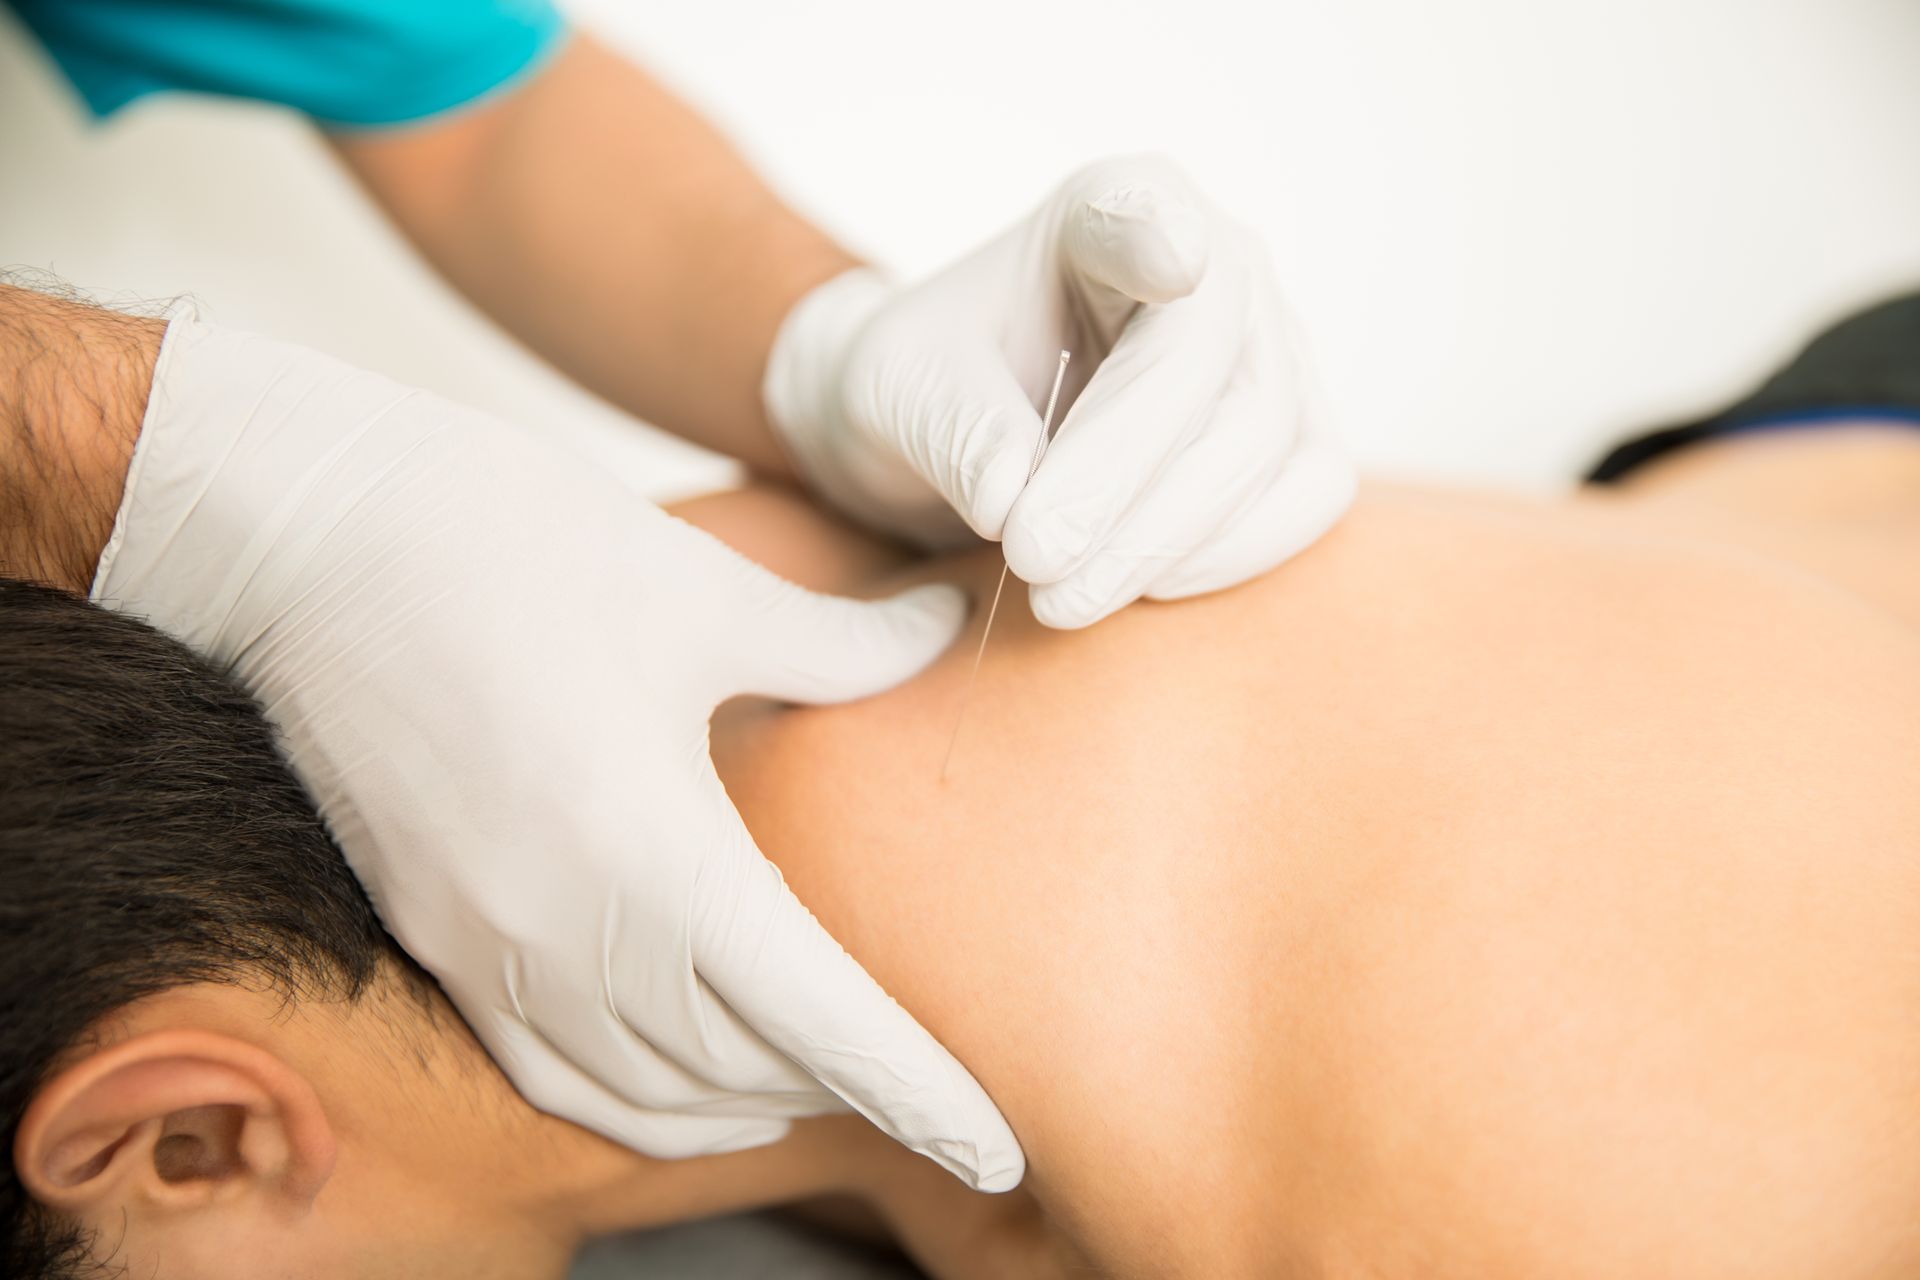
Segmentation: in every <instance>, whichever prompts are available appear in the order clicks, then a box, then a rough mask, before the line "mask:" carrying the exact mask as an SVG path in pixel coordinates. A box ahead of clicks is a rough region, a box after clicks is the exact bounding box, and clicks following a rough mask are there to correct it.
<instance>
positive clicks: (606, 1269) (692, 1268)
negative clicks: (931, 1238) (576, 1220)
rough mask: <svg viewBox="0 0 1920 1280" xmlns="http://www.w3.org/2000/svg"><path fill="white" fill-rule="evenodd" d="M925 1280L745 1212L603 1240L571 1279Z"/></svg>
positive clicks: (587, 1253) (577, 1266) (849, 1248)
mask: <svg viewBox="0 0 1920 1280" xmlns="http://www.w3.org/2000/svg"><path fill="white" fill-rule="evenodd" d="M919 1275H920V1272H918V1271H917V1270H915V1269H913V1268H911V1267H907V1266H904V1265H897V1264H893V1263H890V1262H886V1261H881V1260H876V1259H874V1258H873V1257H872V1256H870V1255H869V1254H867V1253H864V1252H863V1251H861V1250H859V1249H857V1248H855V1247H853V1246H850V1245H844V1244H840V1243H838V1242H836V1241H833V1240H831V1239H826V1238H823V1237H822V1236H819V1235H817V1234H815V1233H813V1232H811V1231H807V1230H805V1229H803V1228H801V1227H798V1226H795V1225H793V1224H792V1223H788V1222H784V1221H782V1220H780V1219H778V1218H774V1217H771V1216H769V1215H766V1214H744V1215H742V1216H739V1217H733V1218H715V1219H712V1220H710V1221H707V1222H692V1223H688V1224H686V1225H685V1226H678V1227H669V1228H667V1229H666V1230H664V1231H648V1232H643V1233H641V1234H638V1235H631V1236H622V1237H619V1238H617V1239H611V1240H602V1241H599V1242H597V1243H595V1244H593V1245H590V1246H589V1247H588V1248H587V1249H586V1250H585V1251H584V1252H583V1253H582V1254H581V1255H580V1257H579V1259H578V1261H576V1262H575V1263H574V1267H573V1272H572V1274H571V1277H570V1280H642V1278H643V1277H644V1280H917V1278H918V1277H919Z"/></svg>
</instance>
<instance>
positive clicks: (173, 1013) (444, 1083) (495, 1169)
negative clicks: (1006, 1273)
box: [103, 982, 877, 1277]
mask: <svg viewBox="0 0 1920 1280" xmlns="http://www.w3.org/2000/svg"><path fill="white" fill-rule="evenodd" d="M183 1027H184V1028H196V1029H201V1030H206V1031H212V1032H216V1033H218V1034H222V1035H229V1036H234V1037H236V1038H239V1039H242V1040H245V1041H248V1042H250V1043H253V1044H256V1045H257V1046H259V1047H261V1048H263V1049H266V1050H267V1051H268V1052H270V1053H272V1054H274V1055H275V1056H276V1057H278V1058H279V1059H280V1060H281V1061H282V1062H283V1063H284V1064H285V1065H287V1066H289V1067H291V1068H292V1069H293V1070H294V1071H296V1072H298V1073H299V1074H300V1075H302V1076H303V1077H304V1078H305V1079H306V1080H307V1081H308V1083H310V1084H311V1085H312V1086H313V1088H314V1090H315V1092H316V1094H317V1095H318V1097H319V1099H320V1102H321V1104H322V1106H323V1108H324V1109H325V1112H326V1116H327V1120H328V1123H329V1124H330V1126H331V1127H332V1129H333V1131H334V1136H335V1138H336V1139H337V1141H338V1144H339V1149H340V1158H339V1160H338V1162H337V1164H336V1167H335V1169H334V1172H333V1174H332V1176H331V1179H330V1183H329V1185H328V1187H327V1188H326V1189H325V1190H324V1191H323V1192H322V1194H321V1199H320V1201H319V1202H317V1208H319V1209H320V1210H322V1211H324V1212H325V1213H327V1214H328V1215H329V1216H330V1219H331V1224H330V1229H332V1230H334V1231H336V1232H344V1233H347V1234H350V1235H352V1236H355V1237H358V1238H361V1239H363V1240H365V1241H366V1242H367V1244H368V1245H369V1247H370V1248H372V1249H373V1250H374V1251H376V1252H385V1251H386V1250H385V1248H384V1244H383V1242H386V1243H391V1244H392V1245H393V1246H394V1247H395V1248H396V1249H397V1248H408V1249H413V1248H417V1247H419V1246H420V1245H421V1244H422V1243H424V1242H429V1241H436V1240H437V1241H442V1242H445V1248H446V1249H448V1250H450V1251H453V1252H452V1253H450V1254H449V1255H448V1256H449V1257H457V1253H458V1250H459V1249H461V1248H465V1247H468V1246H472V1247H474V1248H476V1249H477V1250H479V1251H481V1252H482V1253H483V1254H484V1259H485V1262H486V1269H485V1270H484V1272H481V1271H470V1272H468V1273H467V1274H483V1273H484V1274H489V1275H491V1274H494V1273H495V1272H499V1273H500V1274H510V1275H514V1276H519V1277H539V1276H546V1275H553V1276H558V1275H560V1274H562V1273H563V1272H564V1270H565V1268H566V1265H567V1263H568V1261H569V1259H570V1258H571V1257H572V1255H573V1253H574V1251H575V1250H576V1249H577V1248H578V1247H579V1245H580V1244H581V1243H582V1242H583V1241H584V1240H585V1239H587V1238H588V1237H590V1236H594V1235H601V1234H607V1233H612V1232H617V1231H624V1230H634V1229H641V1228H646V1227H652V1226H658V1225H664V1224H666V1223H670V1222H676V1221H685V1220H689V1219H693V1218H698V1217H704V1216H710V1215H713V1214H720V1213H727V1212H732V1211H735V1210H740V1209H746V1208H752V1207H758V1206H762V1205H767V1204H773V1203H779V1202H782V1201H786V1200H792V1199H797V1198H804V1197H807V1196H810V1195H818V1194H823V1193H826V1192H829V1191H837V1190H843V1189H848V1188H850V1187H851V1186H852V1185H853V1184H854V1183H856V1182H858V1181H859V1180H860V1175H861V1166H860V1165H859V1163H858V1161H857V1160H856V1159H855V1158H854V1154H853V1151H854V1149H855V1148H857V1147H858V1146H859V1143H860V1142H861V1141H863V1139H861V1138H859V1137H858V1135H853V1134H850V1132H849V1127H850V1126H852V1125H854V1124H857V1123H859V1122H857V1121H854V1120H852V1119H850V1118H847V1117H834V1118H831V1119H827V1120H821V1121H806V1122H801V1123H800V1124H798V1125H796V1126H795V1132H794V1134H793V1135H792V1136H791V1137H789V1138H788V1139H786V1140H785V1141H783V1142H781V1143H778V1144H775V1145H774V1146H772V1147H766V1148H760V1149H757V1150H754V1151H747V1152H740V1153H737V1154H733V1155H726V1156H713V1157H703V1158H698V1159H692V1160H674V1161H666V1160H655V1159H650V1158H648V1157H646V1156H642V1155H640V1154H638V1153H636V1152H633V1151H631V1150H628V1149H627V1148H625V1147H622V1146H620V1145H618V1144H616V1143H613V1142H610V1141H607V1140H606V1139H603V1138H601V1137H599V1136H597V1135H595V1134H592V1133H589V1132H588V1131H586V1130H584V1129H582V1128H579V1127H578V1126H576V1125H573V1124H569V1123H568V1122H566V1121H564V1120H560V1119H557V1118H555V1117H552V1116H548V1115H545V1114H543V1113H541V1112H539V1111H536V1110H535V1109H534V1108H533V1107H531V1106H530V1105H528V1103H527V1102H526V1101H525V1100H524V1099H523V1098H521V1097H520V1095H519V1094H518V1093H517V1092H515V1091H514V1089H513V1088H512V1086H511V1085H510V1084H509V1083H508V1081H507V1080H506V1078H505V1077H504V1076H503V1075H502V1074H501V1072H500V1070H499V1068H498V1067H496V1066H495V1065H494V1064H493V1062H492V1060H491V1059H490V1058H488V1056H487V1055H486V1053H485V1051H484V1050H483V1049H482V1048H481V1047H480V1045H479V1044H478V1043H477V1042H476V1041H475V1040H474V1038H473V1036H472V1034H471V1033H470V1032H469V1031H468V1029H467V1028H466V1026H465V1024H464V1023H463V1022H461V1020H460V1019H459V1017H458V1015H457V1014H456V1013H455V1012H454V1011H453V1009H452V1008H451V1006H450V1005H448V1004H447V1002H446V1001H445V999H444V998H443V997H441V996H440V995H439V994H438V992H435V993H433V994H432V996H431V1000H430V1002H429V1003H427V1004H422V1003H421V1002H420V1000H419V999H418V998H417V997H416V996H415V995H414V994H413V993H412V992H408V991H402V990H399V989H398V986H397V984H394V983H390V982H382V983H381V984H379V989H376V990H374V991H373V992H370V993H369V994H368V995H366V996H365V997H363V998H362V999H361V1000H359V1001H357V1002H354V1003H344V1002H320V1001H302V1002H297V1003H295V1004H293V1005H291V1006H289V1005H288V1004H286V1002H285V1001H284V1000H283V999H282V997H281V996H280V995H278V994H277V993H274V992H271V991H257V990H247V989H244V988H241V987H235V986H225V985H203V986H193V987H184V988H179V989H176V990H173V991H169V992H165V993H162V994H161V995H158V996H155V997H152V998H150V999H148V1000H145V1001H142V1002H140V1003H139V1004H137V1005H135V1006H132V1007H131V1008H129V1009H128V1010H125V1011H124V1012H123V1014H122V1015H121V1016H119V1017H117V1018H116V1019H115V1020H114V1021H113V1023H112V1025H111V1026H110V1027H109V1028H107V1029H106V1030H105V1031H104V1035H105V1037H106V1038H108V1039H109V1040H117V1039H119V1038H131V1037H132V1036H135V1035H139V1034H142V1033H144V1032H148V1031H155V1030H161V1029H167V1028H183ZM103 1047H104V1046H103ZM861 1127H865V1126H864V1125H862V1126H861ZM867 1132H869V1133H871V1132H872V1131H871V1130H870V1129H868V1130H867ZM876 1136H877V1135H876ZM850 1137H851V1138H853V1142H852V1145H851V1146H850V1145H849V1142H848V1139H849V1138H850ZM446 1274H459V1272H457V1271H448V1272H446Z"/></svg>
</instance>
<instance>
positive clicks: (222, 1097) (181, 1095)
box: [14, 1031, 335, 1216]
mask: <svg viewBox="0 0 1920 1280" xmlns="http://www.w3.org/2000/svg"><path fill="white" fill-rule="evenodd" d="M334 1153H335V1145H334V1137H333V1132H332V1130H331V1128H330V1127H329V1126H328V1124H327V1119H326V1115H325V1113H324V1111H323V1110H322V1109H321V1106H320V1100H319V1097H318V1095H316V1094H315V1093H314V1091H313V1087H312V1085H310V1084H308V1082H307V1081H306V1080H305V1078H303V1077H302V1076H300V1075H299V1074H298V1073H297V1072H295V1071H293V1070H292V1069H291V1068H289V1067H288V1066H287V1065H286V1064H285V1063H283V1062H281V1061H280V1060H279V1059H278V1058H276V1057H274V1056H273V1055H272V1054H271V1053H268V1052H266V1051H265V1050H263V1049H260V1048H258V1047H256V1046H254V1045H251V1044H247V1043H245V1042H243V1041H240V1040H235V1039H233V1038H231V1037H228V1036H223V1035H218V1034H214V1033H212V1032H205V1031H159V1032H153V1033H150V1034H147V1035H141V1036H136V1037H135V1038H133V1039H131V1040H128V1041H125V1042H123V1043H121V1044H117V1045H114V1046H113V1047H111V1048H109V1049H105V1050H102V1051H101V1052H99V1053H96V1054H90V1055H88V1056H87V1057H85V1058H82V1059H81V1060H80V1061H78V1062H76V1063H74V1064H73V1065H71V1066H69V1067H67V1068H66V1069H64V1070H62V1071H61V1072H59V1074H57V1075H56V1076H54V1078H53V1079H52V1080H50V1081H48V1083H47V1084H46V1085H45V1086H44V1087H42V1088H41V1090H40V1091H39V1093H38V1094H37V1095H36V1096H35V1098H34V1100H33V1103H32V1105H30V1106H29V1107H28V1108H27V1112H26V1115H25V1116H23V1117H22V1118H21V1122H20V1129H19V1133H18V1135H17V1137H16V1139H15V1141H14V1167H15V1169H16V1170H17V1171H18V1173H19V1176H20V1181H21V1183H22V1184H23V1185H24V1186H25V1187H26V1189H27V1191H28V1193H29V1194H30V1195H32V1196H33V1198H34V1199H35V1200H37V1201H39V1202H40V1203H41V1204H43V1205H45V1206H46V1207H48V1208H50V1209H53V1210H56V1211H58V1212H65V1213H70V1214H75V1215H79V1216H85V1215H87V1214H88V1213H89V1212H90V1211H94V1210H99V1209H102V1208H106V1207H111V1206H113V1205H114V1204H116V1203H118V1204H119V1205H121V1206H122V1207H131V1203H130V1202H131V1201H133V1200H139V1201H141V1202H143V1203H144V1204H145V1205H149V1206H154V1207H169V1206H170V1207H175V1208H189V1207H192V1206H194V1205H198V1204H204V1203H208V1202H210V1201H212V1200H213V1199H215V1198H218V1197H221V1196H224V1195H232V1194H235V1193H238V1192H242V1191H247V1190H251V1191H254V1192H257V1193H261V1194H265V1195H267V1196H270V1197H272V1198H274V1199H277V1200H280V1201H281V1202H283V1203H288V1202H291V1203H295V1204H305V1203H308V1202H311V1201H312V1199H313V1198H314V1197H315V1196H317V1195H318V1194H319V1193H320V1189H321V1188H322V1187H323V1186H325V1185H326V1181H327V1177H328V1175H329V1174H330V1173H331V1172H332V1171H333V1161H334Z"/></svg>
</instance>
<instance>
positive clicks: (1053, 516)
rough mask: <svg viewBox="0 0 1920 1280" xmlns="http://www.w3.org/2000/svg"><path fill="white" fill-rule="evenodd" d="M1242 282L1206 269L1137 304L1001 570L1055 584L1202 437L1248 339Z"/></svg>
mask: <svg viewBox="0 0 1920 1280" xmlns="http://www.w3.org/2000/svg"><path fill="white" fill-rule="evenodd" d="M1246 313H1247V293H1246V285H1245V282H1244V281H1242V280H1240V279H1238V278H1236V277H1235V275H1234V274H1233V273H1232V272H1225V271H1210V272H1208V273H1207V277H1206V279H1204V280H1203V281H1202V282H1201V284H1200V287H1199V288H1198V289H1196V290H1195V291H1194V292H1193V294H1192V295H1191V296H1189V297H1185V298H1179V299H1176V300H1174V301H1172V302H1164V303H1154V304H1150V305H1145V306H1141V307H1139V308H1138V309H1137V310H1135V311H1134V313H1133V314H1132V316H1131V318H1130V319H1129V320H1128V321H1127V323H1126V327H1125V328H1124V329H1123V330H1122V331H1121V333H1120V337H1119V340H1118V341H1117V342H1116V343H1115V344H1114V347H1113V350H1112V351H1111V352H1109V353H1108V354H1107V357H1106V358H1105V359H1104V360H1102V361H1100V364H1099V367H1098V368H1096V369H1095V370H1094V371H1093V375H1092V377H1091V379H1090V380H1089V381H1088V383H1087V386H1086V389H1085V390H1083V391H1082V392H1081V393H1080V396H1079V398H1078V399H1077V400H1075V401H1074V403H1073V407H1072V409H1071V410H1069V411H1068V413H1067V416H1066V419H1065V421H1064V422H1062V423H1061V424H1060V428H1059V430H1058V431H1057V432H1056V433H1055V435H1054V439H1053V441H1052V443H1051V444H1049V445H1048V447H1047V452H1046V456H1045V457H1044V458H1043V459H1042V460H1041V462H1040V467H1039V470H1038V471H1036V472H1035V473H1034V476H1033V479H1032V480H1031V481H1030V482H1029V483H1028V484H1027V487H1026V489H1025V491H1024V492H1022V493H1021V495H1020V498H1019V500H1018V501H1016V502H1015V503H1014V505H1013V510H1012V511H1011V512H1010V513H1009V515H1008V517H1007V526H1006V532H1005V536H1004V538H1003V542H1004V544H1005V548H1006V556H1007V563H1008V564H1009V565H1011V566H1012V568H1013V571H1014V572H1015V573H1016V574H1018V575H1019V576H1020V577H1021V578H1023V579H1025V580H1026V581H1028V582H1032V583H1047V582H1057V581H1059V580H1060V579H1061V578H1063V577H1065V576H1066V575H1067V574H1069V573H1071V572H1072V571H1073V570H1074V569H1075V568H1077V567H1078V566H1079V565H1080V564H1082V563H1083V562H1084V561H1085V560H1086V558H1087V557H1088V556H1089V555H1091V554H1092V553H1093V552H1094V551H1096V550H1098V549H1099V547H1100V546H1101V545H1102V544H1103V543H1105V541H1106V540H1107V539H1108V538H1109V537H1111V536H1112V534H1113V532H1114V530H1115V529H1116V528H1118V527H1119V525H1120V523H1121V522H1122V521H1123V520H1124V519H1125V517H1126V515H1127V513H1128V512H1129V511H1131V510H1132V509H1133V507H1134V506H1135V504H1136V503H1137V502H1138V501H1139V500H1140V498H1141V496H1142V495H1143V494H1145V493H1146V491H1147V490H1148V489H1149V488H1151V487H1152V485H1153V484H1154V482H1155V480H1156V479H1157V478H1158V477H1159V475H1160V472H1161V469H1162V468H1163V467H1164V466H1165V464H1166V462H1167V460H1168V459H1169V458H1170V457H1172V456H1173V454H1174V453H1175V452H1177V451H1178V450H1179V449H1180V448H1181V447H1182V446H1184V445H1185V444H1186V443H1187V442H1189V441H1190V440H1192V439H1193V438H1194V436H1195V435H1196V434H1197V433H1198V432H1199V431H1201V430H1203V429H1205V427H1206V424H1207V422H1208V420H1209V418H1210V417H1211V415H1212V413H1213V410H1214V407H1215V405H1217V404H1218V403H1219V400H1220V397H1221V395H1222V393H1223V392H1224V391H1225V389H1226V386H1227V383H1228V381H1229V380H1230V378H1231V377H1232V375H1233V370H1234V367H1235V365H1236V363H1237V362H1238V361H1239V360H1240V358H1241V353H1242V348H1243V345H1244V343H1245V341H1246V329H1247V325H1246Z"/></svg>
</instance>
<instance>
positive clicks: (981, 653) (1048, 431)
mask: <svg viewBox="0 0 1920 1280" xmlns="http://www.w3.org/2000/svg"><path fill="white" fill-rule="evenodd" d="M1072 358H1073V356H1072V353H1071V352H1067V351H1062V352H1061V353H1060V363H1059V365H1058V366H1056V367H1055V369H1054V371H1053V390H1051V391H1049V392H1048V393H1047V413H1046V416H1045V417H1044V418H1043V419H1041V422H1040V439H1039V440H1038V441H1037V442H1036V443H1035V444H1034V446H1033V461H1032V462H1031V463H1029V464H1028V466H1027V479H1028V480H1029V481H1031V480H1032V479H1033V474H1034V472H1036V471H1038V470H1039V469H1040V459H1041V457H1042V456H1043V455H1044V454H1045V453H1046V451H1047V440H1048V438H1049V437H1050V436H1051V435H1052V434H1053V411H1054V410H1055V409H1056V408H1058V407H1059V405H1060V384H1061V382H1062V381H1064V380H1065V378H1066V376H1067V361H1068V360H1070V359H1072ZM1011 568H1012V566H1011V565H1009V564H1008V563H1007V562H1006V557H1005V556H1004V555H1003V556H1002V557H1001V560H1000V581H999V582H998V583H996V584H995V585H994V588H993V603H992V604H990V605H988V606H987V621H986V625H985V626H983V627H981V628H980V645H979V647H978V648H976V649H975V650H974V651H973V668H972V669H971V670H970V671H968V672H967V683H966V687H965V688H963V689H962V690H961V691H960V710H959V711H958V712H957V713H956V714H955V715H954V717H953V736H951V737H949V738H948V739H947V754H946V756H945V758H944V759H942V760H941V761H940V781H942V782H945V781H946V780H947V770H948V768H949V767H950V766H951V765H952V764H953V749H954V748H955V747H957V746H959V745H960V726H962V725H964V724H965V723H966V722H967V708H968V707H969V706H971V705H972V703H973V682H974V681H975V680H978V679H979V678H980V659H982V658H984V657H986V656H987V637H988V636H990V635H992V634H993V620H994V618H995V617H997V616H998V615H999V613H1000V596H1001V594H1002V593H1003V592H1005V591H1006V589H1007V572H1008V570H1009V569H1011Z"/></svg>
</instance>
